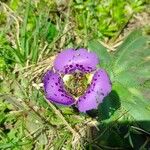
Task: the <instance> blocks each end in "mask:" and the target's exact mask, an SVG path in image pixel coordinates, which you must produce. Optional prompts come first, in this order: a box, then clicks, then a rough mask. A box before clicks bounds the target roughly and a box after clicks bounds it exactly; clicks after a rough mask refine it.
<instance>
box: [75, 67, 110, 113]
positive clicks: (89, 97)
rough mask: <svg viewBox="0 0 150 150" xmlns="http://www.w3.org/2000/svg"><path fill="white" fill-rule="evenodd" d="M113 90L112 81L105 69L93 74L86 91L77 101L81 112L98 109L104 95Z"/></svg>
mask: <svg viewBox="0 0 150 150" xmlns="http://www.w3.org/2000/svg"><path fill="white" fill-rule="evenodd" d="M110 92H111V82H110V79H109V77H108V75H107V73H106V71H105V70H103V69H99V70H98V71H97V72H96V73H95V74H94V76H93V79H92V83H91V85H90V87H89V88H88V89H87V91H86V93H85V94H84V95H83V96H81V97H80V98H79V100H78V102H77V107H78V109H79V111H80V112H86V111H88V110H91V109H97V107H98V105H99V104H100V103H101V102H102V101H103V99H104V97H105V96H107V95H108V94H109V93H110Z"/></svg>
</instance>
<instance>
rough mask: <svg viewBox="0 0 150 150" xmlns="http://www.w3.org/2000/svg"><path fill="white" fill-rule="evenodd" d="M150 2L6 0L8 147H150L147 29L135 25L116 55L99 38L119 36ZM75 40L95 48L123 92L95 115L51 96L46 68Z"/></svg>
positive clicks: (2, 35)
mask: <svg viewBox="0 0 150 150" xmlns="http://www.w3.org/2000/svg"><path fill="white" fill-rule="evenodd" d="M147 3H148V2H146V1H144V0H132V1H123V0H118V1H116V0H111V1H109V0H106V1H104V0H98V1H96V2H94V1H93V0H86V1H83V0H74V1H71V2H70V3H69V4H68V5H69V9H66V8H65V6H57V4H56V3H55V1H51V2H50V1H47V0H41V1H39V2H34V1H32V0H25V1H19V0H8V1H6V2H5V3H3V2H2V1H1V2H0V10H2V11H1V12H0V71H1V73H0V84H1V86H0V93H1V94H0V149H2V150H20V149H21V150H24V149H28V150H31V149H37V150H50V149H54V150H61V149H66V150H71V149H77V150H78V149H79V150H81V149H82V150H83V149H113V148H117V147H118V148H125V149H127V148H129V149H131V148H132V149H133V148H135V149H141V150H142V149H144V148H146V146H147V145H148V142H149V131H150V130H149V127H148V125H149V120H148V118H149V111H148V110H149V106H148V105H149V104H148V102H147V101H146V102H145V99H146V98H143V95H144V97H148V94H147V93H149V92H147V91H148V90H149V89H148V88H149V71H148V69H147V68H148V66H149V62H148V61H145V60H147V59H148V58H147V57H146V56H148V55H149V54H148V52H147V53H145V52H144V53H140V50H141V49H143V48H144V45H146V44H145V43H146V42H147V37H146V36H142V34H141V32H140V31H138V32H137V31H135V32H133V34H131V35H130V36H129V38H128V39H126V40H125V42H124V43H123V44H122V45H121V46H119V47H118V48H117V52H116V53H115V55H112V54H113V53H107V52H106V47H104V46H103V45H101V44H100V43H99V42H97V41H95V40H92V41H91V39H98V40H102V39H103V40H104V39H109V40H110V41H115V39H117V37H118V35H120V34H121V33H122V29H123V28H125V26H126V24H127V23H128V21H129V20H130V19H131V17H132V15H133V14H136V13H137V12H143V11H144V9H145V8H146V7H147ZM132 41H133V42H132ZM67 47H74V48H78V47H86V48H89V49H90V50H95V52H97V53H98V55H99V56H100V59H101V66H102V67H104V68H105V69H106V70H107V71H108V72H109V74H110V75H111V79H112V81H113V82H114V83H115V84H114V86H113V90H114V91H117V94H116V93H115V92H113V93H112V95H110V96H109V97H107V99H106V100H105V103H103V105H101V106H100V108H99V110H98V115H97V112H96V116H97V117H96V118H95V115H94V118H92V117H91V116H92V115H93V114H94V112H93V113H92V114H89V115H88V114H81V113H79V112H78V111H77V110H76V109H75V108H72V107H63V106H56V105H54V104H51V103H48V102H47V101H46V100H45V98H44V94H43V89H42V87H41V82H42V76H43V74H44V72H46V70H47V69H50V68H51V66H52V62H53V60H54V56H55V55H56V54H57V53H58V52H60V51H61V49H64V48H67ZM147 49H148V48H147ZM131 50H132V55H131V53H130V52H131ZM133 52H134V53H133ZM135 54H136V55H135ZM129 58H130V61H127V60H128V59H129ZM143 59H144V60H143ZM143 61H144V62H143ZM112 62H113V64H112ZM137 68H138V69H137ZM135 70H136V73H135V72H134V71H135ZM141 77H144V80H143V78H141ZM126 78H128V82H126V81H127V80H126ZM139 79H140V81H142V82H139ZM141 85H142V86H141ZM145 85H146V86H145ZM135 87H136V89H134V88H135ZM137 87H138V88H139V89H137ZM141 87H142V88H141ZM143 87H144V88H143ZM142 90H143V92H142V94H141V91H142ZM118 94H119V95H118ZM112 97H113V98H112ZM127 99H128V100H129V102H128V101H126V100H127ZM130 100H131V101H130ZM133 107H134V109H132V108H133ZM128 108H130V109H131V110H132V111H129V110H128ZM145 108H146V109H145ZM139 111H140V113H141V114H145V115H144V117H143V116H142V115H140V116H139ZM141 135H142V136H141ZM147 137H148V138H147ZM112 141H113V142H112ZM139 141H140V142H139Z"/></svg>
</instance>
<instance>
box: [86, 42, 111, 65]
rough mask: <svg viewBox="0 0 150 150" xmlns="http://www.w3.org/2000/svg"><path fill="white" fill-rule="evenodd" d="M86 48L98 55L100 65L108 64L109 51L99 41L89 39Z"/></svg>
mask: <svg viewBox="0 0 150 150" xmlns="http://www.w3.org/2000/svg"><path fill="white" fill-rule="evenodd" d="M88 49H89V50H90V51H93V52H95V53H96V54H97V55H98V57H99V59H100V65H101V66H103V67H105V66H108V65H109V64H110V62H111V57H110V55H109V53H108V52H107V48H106V47H104V46H103V45H102V44H101V43H100V42H98V41H90V42H89V44H88Z"/></svg>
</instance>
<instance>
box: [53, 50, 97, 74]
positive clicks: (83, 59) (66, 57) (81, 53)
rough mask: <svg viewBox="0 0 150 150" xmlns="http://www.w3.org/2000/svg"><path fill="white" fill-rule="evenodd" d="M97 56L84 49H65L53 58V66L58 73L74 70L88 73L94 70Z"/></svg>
mask: <svg viewBox="0 0 150 150" xmlns="http://www.w3.org/2000/svg"><path fill="white" fill-rule="evenodd" d="M98 63H99V58H98V57H97V55H96V54H95V53H93V52H88V51H87V50H86V49H83V48H82V49H78V50H74V49H67V50H64V51H62V52H61V53H60V54H58V56H57V57H56V59H55V62H54V68H55V70H57V71H58V72H60V73H64V74H67V73H74V72H75V71H76V70H79V71H82V72H85V73H88V72H91V71H94V70H96V65H97V64H98Z"/></svg>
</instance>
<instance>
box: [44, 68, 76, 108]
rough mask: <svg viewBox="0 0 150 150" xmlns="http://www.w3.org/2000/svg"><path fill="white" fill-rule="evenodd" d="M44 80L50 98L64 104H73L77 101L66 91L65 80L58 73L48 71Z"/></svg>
mask: <svg viewBox="0 0 150 150" xmlns="http://www.w3.org/2000/svg"><path fill="white" fill-rule="evenodd" d="M43 82H44V91H45V96H46V98H47V99H48V100H50V101H52V102H55V103H58V104H62V105H72V104H73V103H74V102H75V100H74V98H73V97H72V96H70V95H69V94H68V93H67V92H66V91H65V88H64V84H63V80H62V79H61V77H60V75H59V74H58V73H54V72H53V71H47V73H46V74H45V75H44V78H43Z"/></svg>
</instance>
